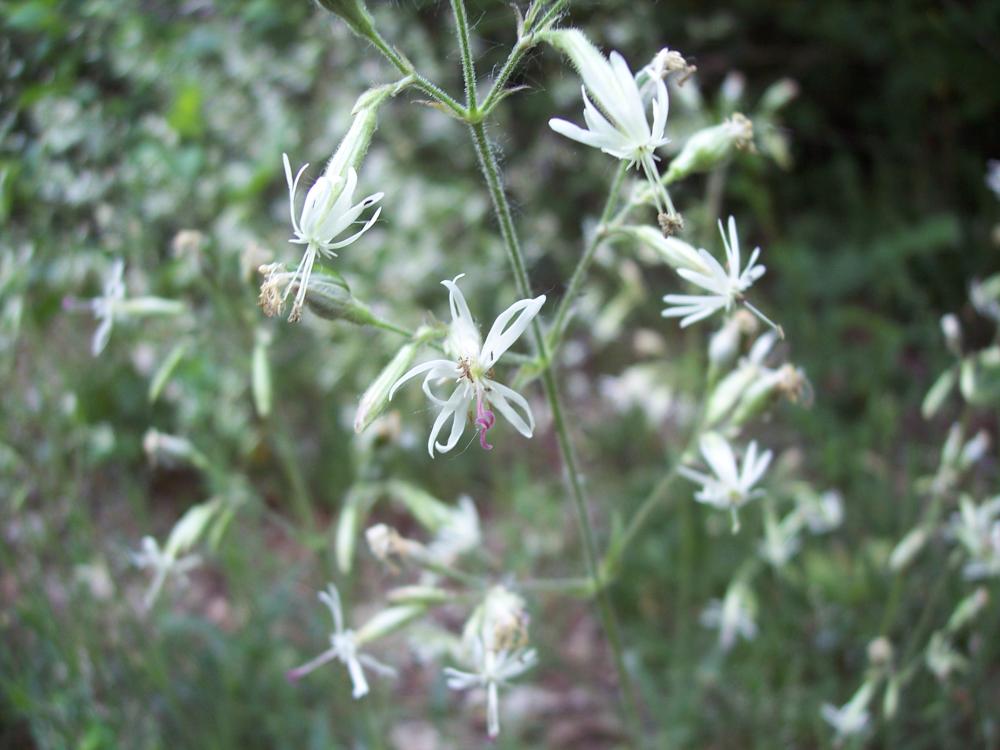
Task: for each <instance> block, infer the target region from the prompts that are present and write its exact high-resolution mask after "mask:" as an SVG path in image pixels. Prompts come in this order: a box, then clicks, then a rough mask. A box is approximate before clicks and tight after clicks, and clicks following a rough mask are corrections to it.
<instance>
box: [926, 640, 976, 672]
mask: <svg viewBox="0 0 1000 750" xmlns="http://www.w3.org/2000/svg"><path fill="white" fill-rule="evenodd" d="M924 663H925V664H926V665H927V668H928V669H929V670H930V671H931V673H932V674H933V675H934V676H935V677H937V678H938V679H939V680H941V681H942V682H945V681H946V680H947V679H948V678H949V677H951V675H952V674H953V673H955V672H962V671H964V670H965V669H966V667H968V664H969V662H968V660H967V659H966V658H965V657H964V656H962V655H961V654H960V653H958V651H956V650H955V648H954V646H952V644H951V641H950V640H949V639H948V637H947V636H946V635H945V634H944V633H942V632H940V631H938V632H937V633H934V635H932V636H931V639H930V641H928V643H927V650H926V651H925V652H924Z"/></svg>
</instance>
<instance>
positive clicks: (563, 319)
mask: <svg viewBox="0 0 1000 750" xmlns="http://www.w3.org/2000/svg"><path fill="white" fill-rule="evenodd" d="M627 170H628V165H627V164H625V163H624V162H622V163H621V164H620V165H619V167H618V171H617V172H615V177H614V180H613V181H612V183H611V190H610V191H609V192H608V199H607V201H605V203H604V211H602V212H601V221H600V223H599V224H598V225H597V227H596V229H595V230H594V234H593V236H592V237H591V238H590V241H589V242H588V243H587V247H586V248H585V249H584V251H583V255H582V256H580V260H579V261H578V262H577V264H576V268H574V269H573V275H572V276H570V279H569V285H568V286H567V287H566V293H565V294H564V295H563V298H562V300H561V301H560V302H559V309H558V310H557V311H556V317H555V320H554V322H553V323H552V328H551V330H550V331H549V340H548V344H549V349H550V350H551V351H553V352H555V351H556V350H557V349H558V348H559V345H560V344H561V343H562V338H563V336H565V335H566V327H567V326H568V325H569V318H570V311H571V310H572V308H573V304H574V303H575V302H576V298H577V295H579V293H580V288H581V287H582V286H583V281H584V279H585V278H586V277H587V272H588V271H589V270H590V264H591V263H593V261H594V255H595V254H596V253H597V249H598V248H599V247H600V246H601V242H602V241H603V240H604V238H605V237H606V236H607V233H606V228H607V224H608V221H609V220H610V219H611V215H612V213H613V212H614V210H615V206H616V205H618V194H619V193H620V192H621V187H622V183H623V182H624V181H625V172H626V171H627Z"/></svg>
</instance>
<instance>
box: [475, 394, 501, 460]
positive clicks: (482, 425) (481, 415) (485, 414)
mask: <svg viewBox="0 0 1000 750" xmlns="http://www.w3.org/2000/svg"><path fill="white" fill-rule="evenodd" d="M496 421H497V418H496V416H494V414H493V412H492V411H490V410H489V409H488V408H486V407H485V406H484V404H483V395H482V394H479V395H478V396H477V397H476V424H477V425H479V444H480V445H481V446H482V447H483V450H484V451H491V450H493V446H492V445H490V444H489V443H487V442H486V431H487V430H489V429H490V428H492V427H493V425H494V424H496Z"/></svg>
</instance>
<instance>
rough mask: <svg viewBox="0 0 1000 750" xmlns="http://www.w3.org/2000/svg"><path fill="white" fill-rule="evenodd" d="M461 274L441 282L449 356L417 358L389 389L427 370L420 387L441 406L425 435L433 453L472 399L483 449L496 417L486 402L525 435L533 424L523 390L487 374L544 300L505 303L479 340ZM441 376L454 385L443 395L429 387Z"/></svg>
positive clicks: (442, 447)
mask: <svg viewBox="0 0 1000 750" xmlns="http://www.w3.org/2000/svg"><path fill="white" fill-rule="evenodd" d="M463 275H464V274H462V275H459V276H456V277H455V278H454V279H453V280H452V281H442V282H441V283H442V284H443V285H444V286H445V287H447V288H448V293H449V302H450V305H451V329H450V332H449V335H448V340H447V342H446V348H447V350H448V352H449V354H451V355H452V356H453V357H454V359H434V360H431V361H430V362H424V363H423V364H419V365H417V366H416V367H414V368H412V369H411V370H410V371H409V372H407V373H406V374H405V375H403V377H401V378H400V379H399V380H397V381H396V383H395V384H394V385H393V386H392V389H391V390H390V391H389V398H390V399H391V398H392V397H393V396H394V395H395V393H396V390H397V389H398V388H399V387H400V386H401V385H403V383H405V382H406V381H408V380H410V379H411V378H413V377H415V376H417V375H421V374H424V373H426V374H425V375H424V383H423V389H424V393H426V394H427V398H429V399H430V400H431V401H432V402H433V403H434V404H435V405H437V406H439V407H440V409H441V410H440V411H439V412H438V416H437V419H435V420H434V426H433V427H431V434H430V437H429V438H428V439H427V451H428V452H429V453H430V454H431V457H432V458H433V456H434V449H435V448H437V450H438V451H440V452H441V453H447V452H448V451H450V450H451V449H452V448H454V447H455V446H456V445H457V444H458V441H459V439H460V438H461V437H462V434H463V433H464V432H465V422H466V414H467V413H468V410H469V407H470V405H471V404H472V402H473V401H475V403H476V425H477V426H478V427H479V443H480V445H482V447H483V448H484V449H485V450H490V449H492V448H493V446H492V445H490V444H489V443H487V442H486V432H487V430H489V429H490V428H491V427H493V424H494V423H495V422H496V417H495V416H494V414H493V412H492V411H491V407H495V408H496V409H497V411H499V412H500V414H502V415H503V416H504V417H505V418H506V419H507V421H508V422H510V423H511V424H512V425H514V428H515V429H516V430H517V431H518V432H520V433H521V434H522V435H524V436H525V437H527V438H530V437H531V436H532V434H533V433H534V430H535V418H534V416H533V415H532V413H531V407H530V406H529V405H528V402H527V400H526V399H525V398H524V396H522V395H521V394H520V393H518V392H517V391H514V390H512V389H511V388H508V387H507V386H505V385H503V384H502V383H498V382H496V381H495V380H493V379H492V376H493V367H494V365H496V363H497V361H498V360H499V359H500V357H501V356H502V355H503V354H504V352H506V351H507V350H508V349H509V348H510V347H511V346H512V345H513V344H514V342H515V341H517V339H518V338H520V336H521V334H522V333H524V331H525V329H526V328H527V327H528V325H529V324H530V323H531V321H532V319H533V318H534V317H535V316H536V315H537V314H538V311H539V310H540V309H541V307H542V305H543V304H544V303H545V295H544V294H543V295H541V296H539V297H535V298H534V299H522V300H519V301H518V302H515V303H514V304H513V305H511V306H510V307H508V308H507V309H506V310H504V311H503V312H502V313H500V315H499V316H497V319H496V321H494V323H493V327H492V328H490V332H489V334H487V336H486V341H485V342H483V343H480V336H479V329H478V328H477V327H476V324H475V322H474V321H473V320H472V314H471V313H470V312H469V306H468V304H467V303H466V301H465V297H464V296H463V294H462V292H461V290H460V289H459V288H458V285H457V284H456V282H457V281H458V280H459V279H460V278H462V276H463ZM442 379H444V380H454V381H455V382H456V383H457V386H456V388H455V390H454V391H452V393H451V395H450V396H448V397H447V398H441V397H440V396H438V395H437V394H435V393H434V391H433V390H432V389H431V383H432V382H433V381H437V380H442ZM515 406H516V407H517V409H515V408H514V407H515ZM518 410H520V411H518ZM449 420H450V421H451V429H450V432H449V435H448V440H447V442H445V443H439V442H437V438H438V435H439V434H440V433H441V430H442V429H444V426H445V425H446V424H447V423H448V421H449Z"/></svg>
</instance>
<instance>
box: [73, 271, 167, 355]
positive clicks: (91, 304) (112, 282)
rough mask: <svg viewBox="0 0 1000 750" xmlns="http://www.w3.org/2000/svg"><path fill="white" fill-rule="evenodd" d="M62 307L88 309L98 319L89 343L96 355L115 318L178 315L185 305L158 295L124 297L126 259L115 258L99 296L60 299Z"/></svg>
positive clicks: (105, 344)
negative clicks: (127, 298)
mask: <svg viewBox="0 0 1000 750" xmlns="http://www.w3.org/2000/svg"><path fill="white" fill-rule="evenodd" d="M63 309H65V310H90V311H91V312H92V313H93V314H94V317H95V318H97V322H98V323H97V329H96V330H95V331H94V338H93V339H92V340H91V343H90V352H91V354H93V355H94V356H95V357H96V356H97V355H98V354H100V353H101V352H102V351H104V347H106V346H107V345H108V340H109V339H110V338H111V329H112V327H113V326H114V322H115V319H116V318H117V317H124V316H127V315H177V314H178V313H180V312H182V311H183V310H184V305H183V304H181V303H180V302H178V301H176V300H170V299H162V298H160V297H135V298H133V299H129V300H126V299H125V261H123V260H122V259H121V258H116V259H115V262H114V263H112V264H111V269H110V270H109V271H108V275H107V276H106V277H105V278H104V286H103V288H102V290H101V296H100V297H95V298H94V299H89V300H77V299H75V298H72V297H67V298H65V299H64V300H63Z"/></svg>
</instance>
